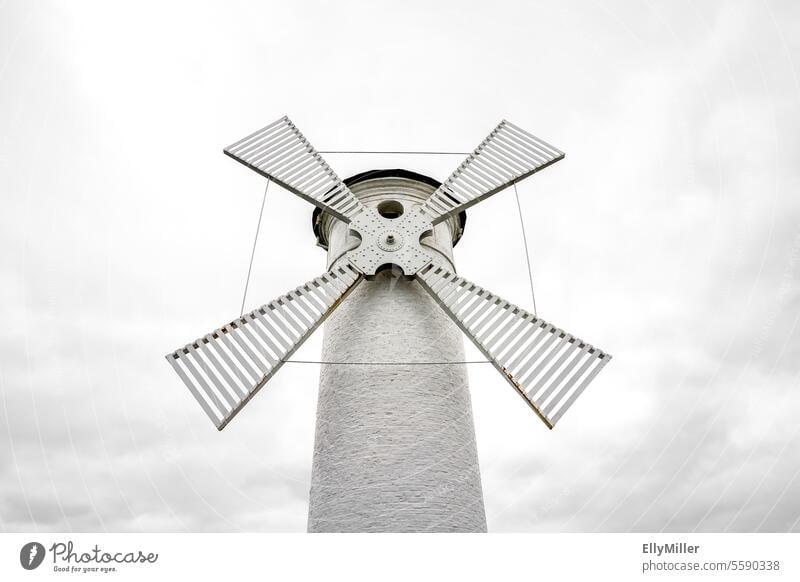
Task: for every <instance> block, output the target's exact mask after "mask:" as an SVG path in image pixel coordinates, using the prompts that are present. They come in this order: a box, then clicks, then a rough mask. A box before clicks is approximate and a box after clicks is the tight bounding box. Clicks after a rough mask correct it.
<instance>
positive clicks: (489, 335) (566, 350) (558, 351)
mask: <svg viewBox="0 0 800 582" xmlns="http://www.w3.org/2000/svg"><path fill="white" fill-rule="evenodd" d="M417 280H418V281H419V282H420V283H421V284H422V286H423V287H424V288H425V289H426V290H427V291H428V292H429V293H430V294H431V295H432V296H433V297H434V299H436V301H437V303H439V305H441V307H442V308H443V309H444V310H445V311H446V312H447V314H448V315H450V317H451V318H452V319H453V321H454V322H455V323H456V324H457V325H458V326H459V327H460V328H461V329H462V330H463V331H464V333H466V334H467V335H468V336H469V337H470V339H471V340H472V341H473V342H474V343H475V345H476V346H477V347H478V349H480V350H481V352H483V354H484V355H485V356H486V357H487V358H488V359H489V360H491V361H492V363H493V364H494V366H495V368H497V369H498V370H499V371H500V372H501V373H502V374H503V376H504V377H505V378H506V380H508V382H509V383H510V384H511V385H512V386H514V388H516V390H517V391H518V392H519V393H520V395H522V396H523V397H524V398H525V400H526V401H527V402H528V404H530V406H531V407H532V408H533V409H534V410H535V411H536V413H537V414H538V415H539V417H540V418H541V419H542V420H543V421H544V422H545V424H546V425H547V426H548V427H549V428H553V426H555V424H556V422H558V420H559V419H560V418H561V417H562V416H563V415H564V413H565V412H566V411H567V410H568V409H569V408H570V407H571V406H572V404H573V403H574V402H575V400H576V399H577V398H578V397H579V396H580V395H581V393H582V392H583V391H584V390H585V389H586V387H587V386H588V385H589V383H590V382H591V381H592V380H594V378H595V376H596V375H597V374H598V373H599V372H600V370H602V369H603V367H604V366H605V365H606V364H607V363H608V362H609V360H610V359H611V356H610V355H609V354H607V353H605V352H603V351H602V350H599V349H597V348H595V347H594V346H592V345H590V344H588V343H586V342H584V341H583V340H581V339H580V338H577V337H575V336H573V335H571V334H569V333H567V332H565V331H564V330H562V329H559V328H557V327H556V326H554V325H553V324H551V323H548V322H546V321H544V320H543V319H540V318H538V317H536V316H534V315H532V314H530V313H528V312H527V311H525V310H523V309H520V308H519V307H517V306H516V305H514V304H512V303H509V302H508V301H505V300H503V299H502V298H500V297H498V296H497V295H494V294H492V293H490V292H489V291H487V290H486V289H483V288H481V287H479V286H477V285H475V284H474V283H471V282H470V281H467V280H466V279H464V278H463V277H459V276H457V275H454V274H453V273H450V272H448V271H447V270H445V269H443V268H441V267H438V266H436V265H428V266H426V267H425V268H423V269H422V270H421V271H420V272H419V273H417Z"/></svg>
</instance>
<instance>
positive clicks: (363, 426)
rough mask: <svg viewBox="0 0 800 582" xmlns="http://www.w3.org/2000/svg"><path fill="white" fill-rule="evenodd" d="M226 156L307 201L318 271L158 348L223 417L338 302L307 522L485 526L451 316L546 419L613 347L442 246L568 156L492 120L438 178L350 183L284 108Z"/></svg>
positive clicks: (359, 526)
mask: <svg viewBox="0 0 800 582" xmlns="http://www.w3.org/2000/svg"><path fill="white" fill-rule="evenodd" d="M224 151H225V153H226V154H227V155H229V156H230V157H232V158H234V159H235V160H237V161H239V162H241V163H242V164H244V165H246V166H248V167H249V168H251V169H253V170H255V171H256V172H258V173H259V174H261V175H263V176H265V177H267V178H268V179H270V180H272V181H274V182H276V183H277V184H279V185H280V186H282V187H283V188H285V189H286V190H288V191H290V192H292V193H294V194H296V195H298V196H300V197H301V198H303V199H305V200H307V201H309V202H311V203H312V204H314V205H315V206H317V207H318V209H319V211H317V212H315V230H316V231H317V235H318V240H319V242H320V244H322V245H323V246H326V247H327V248H328V270H327V272H325V273H323V274H322V275H320V276H319V277H317V278H315V279H312V280H311V281H309V282H308V283H305V284H304V285H301V286H299V287H297V288H296V289H294V290H292V291H290V292H289V293H287V294H286V295H283V296H281V297H278V298H277V299H275V300H274V301H272V302H270V303H266V304H264V305H262V306H261V307H259V308H257V309H255V310H253V311H250V312H249V313H245V314H244V315H243V316H242V317H239V318H237V319H235V320H233V321H231V322H230V323H228V324H226V325H223V326H222V327H220V328H218V329H216V330H214V331H213V332H211V333H209V334H207V335H205V336H202V337H200V338H199V339H197V340H195V341H194V342H191V343H189V344H187V345H185V346H183V347H181V348H178V349H177V350H175V351H174V352H172V353H170V354H168V355H167V356H166V358H167V361H168V362H169V363H170V364H171V365H172V367H173V368H174V369H175V371H176V372H177V373H178V375H179V376H180V377H181V379H182V380H183V382H184V383H185V384H186V386H187V387H188V388H189V390H190V391H191V393H192V394H193V395H194V397H195V399H196V400H197V402H198V403H199V404H200V406H201V407H202V408H203V410H204V411H205V412H206V414H207V415H208V417H209V418H210V419H211V420H212V422H213V423H214V424H215V425H216V427H217V428H218V429H219V430H222V429H223V428H224V427H225V426H226V425H227V424H228V422H230V420H231V419H232V418H233V417H234V416H235V415H236V414H237V413H238V412H239V411H240V410H241V409H242V407H243V406H244V405H245V404H246V403H247V402H248V401H249V400H250V398H252V397H253V396H254V395H255V393H256V392H258V390H259V389H260V388H261V387H262V386H263V385H264V384H266V382H267V381H268V380H269V379H270V378H271V377H272V376H273V375H274V374H275V373H276V372H277V371H278V369H279V368H280V367H281V366H282V365H283V364H284V363H285V362H286V361H287V360H288V359H289V358H290V357H291V355H292V354H293V353H294V352H295V351H296V350H297V348H298V347H299V346H300V345H301V344H302V343H303V342H304V341H305V340H306V339H307V338H308V337H309V336H310V335H311V333H312V332H313V331H314V330H315V329H316V328H317V327H319V325H320V324H321V323H322V322H323V321H324V320H325V319H326V318H327V317H328V316H330V315H331V314H332V313H334V310H336V308H337V307H339V306H340V305H341V306H342V308H341V309H339V310H338V311H336V312H335V315H334V316H333V317H332V318H331V320H330V321H329V324H328V325H327V326H326V333H325V338H324V343H323V354H324V357H323V360H324V361H330V362H335V363H336V364H351V365H325V364H323V366H322V372H321V378H320V395H319V404H318V410H317V432H316V438H315V448H314V464H313V470H312V484H311V495H310V504H309V531H485V529H486V519H485V514H484V510H483V496H482V492H481V484H480V473H479V470H478V461H477V454H476V450H475V434H474V426H473V421H472V409H471V403H470V398H469V392H468V388H467V379H466V370H465V367H464V365H463V362H462V361H463V345H462V342H461V338H460V337H459V335H458V333H457V328H456V326H457V327H458V328H460V329H461V330H462V331H463V332H464V333H465V334H466V335H467V336H468V337H469V338H470V339H471V340H472V341H473V342H474V343H475V345H476V346H477V347H478V349H479V350H480V351H481V352H482V353H483V354H484V356H486V358H487V359H488V360H489V361H490V362H491V363H492V364H493V365H494V366H495V368H497V370H498V371H499V372H500V373H501V375H502V376H503V377H504V378H505V379H506V381H508V382H509V384H511V386H513V387H514V389H515V390H516V391H517V393H518V394H519V395H520V396H521V397H522V398H523V400H524V401H525V402H526V403H527V404H528V405H529V406H530V407H531V408H532V409H533V411H534V412H536V414H537V415H538V416H539V418H541V419H542V420H543V421H544V423H545V424H546V425H547V426H548V428H553V426H554V425H555V424H556V423H557V422H558V420H559V419H560V418H561V417H562V416H563V415H564V413H565V412H566V411H567V410H568V409H569V408H570V407H571V406H572V404H573V403H574V402H575V400H576V399H577V398H578V397H579V396H580V394H581V393H582V392H583V391H584V389H585V388H586V387H587V386H588V385H589V383H590V382H591V381H592V380H593V379H594V378H595V376H596V375H597V374H598V372H600V370H601V369H602V368H603V367H604V366H605V365H606V364H607V363H608V361H609V360H610V359H611V356H610V355H609V354H607V353H605V352H603V351H602V350H600V349H598V348H595V347H593V346H592V345H590V344H588V343H586V342H584V341H583V340H581V339H579V338H577V337H575V336H573V335H571V334H569V333H567V332H566V331H564V330H562V329H560V328H558V327H556V326H554V325H552V324H550V323H548V322H546V321H544V320H543V319H541V318H539V317H537V316H535V315H533V314H531V313H528V312H527V311H525V310H523V309H521V308H519V307H517V306H515V305H514V304H512V303H510V302H508V301H506V300H504V299H502V298H501V297H499V296H497V295H495V294H493V293H491V292H490V291H488V290H486V289H485V288H483V287H479V286H478V285H476V284H475V283H472V282H470V281H469V280H467V279H465V278H463V277H461V276H460V275H457V274H456V272H455V265H454V263H453V256H452V247H453V244H454V243H455V242H456V241H457V239H458V237H459V236H460V234H461V230H462V229H463V220H464V218H463V217H464V214H463V212H464V210H466V209H467V208H469V207H470V206H472V205H474V204H477V203H478V202H480V201H481V200H484V199H486V198H488V197H489V196H492V195H493V194H496V193H497V192H500V191H501V190H504V189H505V188H507V187H509V186H511V185H512V184H515V183H516V182H518V181H520V180H522V179H524V178H526V177H528V176H530V175H531V174H533V173H535V172H537V171H539V170H541V169H543V168H545V167H547V166H549V165H550V164H553V163H555V162H557V161H559V160H561V159H562V158H563V157H564V154H563V153H562V152H561V151H559V150H558V149H556V148H554V147H553V146H551V145H549V144H548V143H546V142H544V141H542V140H540V139H538V138H537V137H535V136H533V135H531V134H529V133H527V132H526V131H524V130H522V129H520V128H519V127H517V126H515V125H513V124H511V123H509V122H507V121H503V122H501V123H500V124H499V125H498V126H497V127H496V128H495V129H494V130H493V131H492V132H491V133H490V134H489V136H488V137H487V138H486V139H485V140H483V141H482V142H481V143H480V145H479V146H478V147H477V148H476V149H475V150H474V151H473V152H472V153H471V154H470V155H469V156H467V159H466V160H465V161H464V162H463V163H462V164H461V165H460V166H458V168H456V170H455V171H454V172H453V174H452V175H451V176H450V177H449V178H447V179H446V180H445V182H444V183H442V184H439V183H438V182H436V181H433V180H431V179H430V178H426V177H424V176H420V175H417V174H413V173H411V172H406V171H388V172H373V173H366V174H364V175H361V176H358V177H355V178H354V179H350V180H348V182H349V184H346V183H345V182H343V181H342V180H340V179H339V178H338V176H337V175H336V174H335V173H334V172H333V170H331V168H330V167H329V166H328V164H327V163H326V162H325V161H324V160H323V159H322V157H321V156H320V155H319V153H317V152H316V150H315V149H314V148H313V147H312V146H311V144H309V142H308V141H307V140H306V139H305V137H304V136H303V135H302V134H301V133H300V132H299V131H298V129H297V128H296V127H295V125H294V124H293V123H292V122H291V121H290V120H289V119H288V118H287V117H283V118H281V119H279V120H278V121H276V122H274V123H272V124H270V125H268V126H267V127H265V128H263V129H260V130H258V131H257V132H255V133H253V134H251V135H249V136H247V137H245V138H243V139H241V140H240V141H238V142H236V143H234V144H233V145H231V146H229V147H227V148H225V150H224ZM364 280H366V281H367V282H366V283H363V284H362V282H363V281H364ZM351 293H352V297H350V298H349V299H347V300H346V301H345V298H346V297H347V296H348V295H350V294H351ZM437 304H438V306H437ZM439 308H441V309H439ZM445 314H446V316H449V317H445ZM452 323H455V324H456V326H453V325H452ZM375 364H386V365H375Z"/></svg>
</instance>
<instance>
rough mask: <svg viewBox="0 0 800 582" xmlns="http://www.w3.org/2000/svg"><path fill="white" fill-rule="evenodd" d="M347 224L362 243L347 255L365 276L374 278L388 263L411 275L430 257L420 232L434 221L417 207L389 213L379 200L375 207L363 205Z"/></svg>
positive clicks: (429, 227)
mask: <svg viewBox="0 0 800 582" xmlns="http://www.w3.org/2000/svg"><path fill="white" fill-rule="evenodd" d="M390 202H393V201H390ZM395 204H397V205H398V206H400V205H399V203H395ZM401 208H402V207H401ZM349 226H350V230H352V231H354V232H355V233H356V234H358V236H359V238H360V239H361V244H360V245H359V246H357V247H356V248H355V249H353V250H351V251H349V253H348V255H347V256H348V258H349V259H350V261H351V262H352V263H353V264H354V265H356V267H358V269H359V270H360V271H361V272H362V273H364V275H365V276H366V277H367V278H373V277H374V276H375V274H376V273H377V272H378V271H380V269H381V267H383V266H385V265H387V264H391V265H396V266H397V267H400V268H401V269H402V270H403V274H404V275H405V276H406V277H413V276H414V275H416V274H417V272H419V270H420V269H422V268H423V267H424V266H425V265H427V264H428V263H430V262H431V261H432V260H433V256H432V255H431V254H430V253H429V252H427V251H426V250H424V249H423V247H422V245H421V244H420V238H421V237H422V235H424V234H425V233H426V232H429V231H431V230H432V229H433V225H432V223H431V220H430V219H429V218H427V217H426V216H425V215H424V214H422V212H420V210H419V208H417V209H416V211H413V212H412V211H409V212H406V213H403V212H402V211H400V213H399V214H396V215H394V216H393V217H388V216H387V215H386V214H385V208H382V205H381V204H379V205H378V208H377V209H376V208H373V207H370V206H365V207H364V210H362V211H361V212H360V213H359V214H357V215H356V216H354V217H353V218H352V219H351V221H350V225H349Z"/></svg>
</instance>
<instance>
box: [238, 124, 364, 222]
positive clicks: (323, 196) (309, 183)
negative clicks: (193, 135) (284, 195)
mask: <svg viewBox="0 0 800 582" xmlns="http://www.w3.org/2000/svg"><path fill="white" fill-rule="evenodd" d="M223 151H224V152H225V154H226V155H228V156H230V157H232V158H233V159H234V160H236V161H238V162H240V163H242V164H244V165H245V166H247V167H248V168H251V169H253V170H255V171H256V172H258V173H259V174H261V175H262V176H266V177H267V178H269V179H270V180H273V181H274V182H277V183H278V184H280V185H281V186H283V187H284V188H286V189H287V190H289V191H290V192H292V193H293V194H297V195H298V196H300V197H301V198H303V199H304V200H307V201H308V202H311V203H312V204H314V205H315V206H318V207H320V208H322V209H323V210H325V211H327V212H330V213H331V214H333V215H334V216H335V217H336V218H338V219H340V220H343V221H345V222H350V219H351V218H352V217H353V216H355V215H356V214H358V213H359V212H361V211H362V210H364V206H363V205H362V204H361V202H360V201H359V200H358V198H356V197H355V195H354V194H353V193H352V192H351V191H350V189H349V188H348V187H347V185H346V184H345V183H344V182H342V180H341V179H339V176H337V175H336V173H335V172H334V171H333V170H332V169H331V168H330V166H328V164H327V163H326V162H325V160H324V159H322V156H320V155H319V153H317V151H316V150H315V149H314V148H313V147H312V145H311V144H310V143H309V142H308V140H307V139H306V138H305V137H304V136H303V134H302V133H300V131H299V130H298V129H297V127H295V125H294V124H293V123H292V122H291V121H290V120H289V118H288V117H285V116H284V117H282V118H280V119H279V120H278V121H275V122H274V123H271V124H270V125H268V126H266V127H264V128H263V129H259V130H258V131H256V132H254V133H252V134H250V135H248V136H247V137H245V138H242V139H240V140H239V141H237V142H236V143H234V144H232V145H229V146H228V147H226V148H225V149H224V150H223Z"/></svg>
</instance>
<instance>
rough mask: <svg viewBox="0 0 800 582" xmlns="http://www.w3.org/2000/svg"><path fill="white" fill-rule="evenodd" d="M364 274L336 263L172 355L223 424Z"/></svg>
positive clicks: (210, 414)
mask: <svg viewBox="0 0 800 582" xmlns="http://www.w3.org/2000/svg"><path fill="white" fill-rule="evenodd" d="M361 280H362V276H361V273H359V272H358V271H356V270H355V269H354V268H353V267H352V266H350V265H345V266H342V267H337V268H334V269H332V270H330V271H328V272H327V273H324V274H322V275H320V276H319V277H317V278H316V279H312V280H311V281H309V282H308V283H306V284H305V285H301V286H300V287H297V288H296V289H294V290H293V291H290V292H289V293H287V294H286V295H282V296H280V297H278V298H277V299H275V300H274V301H272V302H270V303H267V304H265V305H262V306H261V307H259V308H257V309H254V310H253V311H251V312H249V313H245V314H244V315H243V316H242V317H240V318H237V319H235V320H234V321H232V322H230V323H228V324H227V325H223V326H222V327H220V328H218V329H216V330H214V331H212V332H211V333H209V334H207V335H205V336H203V337H201V338H198V339H197V340H195V341H193V342H191V343H189V344H187V345H185V346H183V347H181V348H178V349H177V350H175V351H174V352H172V353H170V354H167V355H166V358H167V361H168V362H169V363H170V365H171V366H172V367H173V368H174V369H175V371H176V372H177V373H178V376H180V378H181V380H183V383H184V384H186V387H187V388H188V389H189V391H190V392H191V393H192V395H193V396H194V397H195V399H196V400H197V402H198V403H199V404H200V406H201V407H202V408H203V410H204V411H205V413H206V414H207V415H208V417H209V418H210V419H211V421H212V422H213V423H214V425H216V427H217V429H219V430H222V429H223V428H225V426H226V425H227V424H228V423H229V422H230V421H231V419H232V418H233V417H234V416H236V414H237V413H238V412H239V411H240V410H241V409H242V407H243V406H244V405H245V404H247V402H249V400H250V399H251V398H252V397H253V395H255V393H256V392H258V390H259V389H260V388H261V387H262V386H263V385H264V384H266V383H267V381H268V380H269V379H270V378H272V376H273V375H275V373H276V372H277V371H278V370H279V369H280V367H281V366H282V365H283V364H284V362H285V361H286V359H287V358H289V357H290V356H291V355H292V354H293V353H294V352H295V351H296V350H297V348H299V347H300V346H301V345H302V344H303V342H305V340H306V339H308V337H309V336H310V335H311V334H312V333H313V332H314V330H316V329H317V328H318V327H319V326H320V324H321V323H322V322H323V321H324V320H325V319H326V318H327V317H328V316H329V315H330V314H331V313H332V312H333V310H334V309H336V307H337V306H338V305H339V304H340V303H341V301H342V300H343V299H344V298H345V297H346V296H347V294H349V293H350V292H351V291H352V290H353V289H354V288H355V287H356V285H357V284H358V283H359V282H360V281H361Z"/></svg>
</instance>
